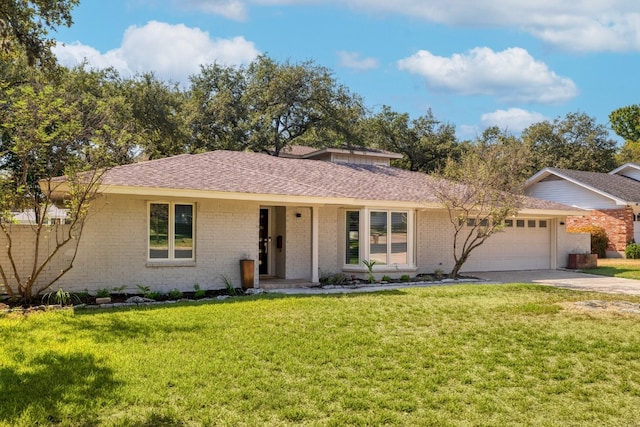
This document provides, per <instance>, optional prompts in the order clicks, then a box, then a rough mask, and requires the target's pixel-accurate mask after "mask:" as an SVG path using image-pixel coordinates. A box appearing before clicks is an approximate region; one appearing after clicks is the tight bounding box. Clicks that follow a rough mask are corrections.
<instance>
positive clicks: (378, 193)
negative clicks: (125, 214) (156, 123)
mask: <svg viewBox="0 0 640 427" xmlns="http://www.w3.org/2000/svg"><path fill="white" fill-rule="evenodd" d="M435 179H436V178H434V177H432V176H428V175H425V174H423V173H420V172H410V171H407V170H403V169H397V168H393V167H390V166H380V165H360V164H347V163H330V162H324V161H318V160H304V159H289V158H280V157H273V156H269V155H267V154H262V153H250V152H238V151H212V152H207V153H203V154H195V155H191V154H183V155H179V156H174V157H168V158H165V159H159V160H153V161H147V162H141V163H136V164H131V165H125V166H119V167H115V168H113V169H111V170H110V171H108V172H107V174H106V175H105V177H104V180H103V183H104V184H106V185H110V186H124V187H146V188H164V189H176V190H204V191H219V192H232V193H248V194H267V195H283V196H312V197H323V198H348V199H356V200H380V201H399V202H419V203H420V202H427V203H428V202H432V203H438V200H437V198H436V197H435V193H434V191H433V188H432V187H433V183H434V182H435V181H434V180H435ZM525 207H527V208H530V209H543V210H572V209H573V210H575V209H574V208H570V207H568V206H565V205H561V204H558V203H554V202H549V201H544V200H539V199H533V198H526V199H525Z"/></svg>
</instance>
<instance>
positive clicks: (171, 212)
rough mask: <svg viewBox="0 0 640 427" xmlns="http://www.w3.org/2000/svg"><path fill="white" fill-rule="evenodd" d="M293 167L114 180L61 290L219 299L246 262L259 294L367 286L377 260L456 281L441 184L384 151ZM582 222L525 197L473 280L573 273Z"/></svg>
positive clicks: (233, 166)
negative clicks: (571, 256) (574, 223)
mask: <svg viewBox="0 0 640 427" xmlns="http://www.w3.org/2000/svg"><path fill="white" fill-rule="evenodd" d="M285 154H286V153H285ZM288 156H289V158H286V157H273V156H269V155H267V154H259V153H248V152H234V151H213V152H208V153H203V154H197V155H188V154H185V155H179V156H175V157H169V158H164V159H159V160H153V161H147V162H141V163H137V164H131V165H126V166H119V167H116V168H113V169H111V170H110V171H109V172H108V173H107V174H106V175H105V177H104V181H103V189H102V192H103V193H102V195H101V197H100V199H99V200H98V201H97V202H95V204H94V205H93V207H92V212H93V214H92V217H91V218H89V220H88V222H87V224H86V226H85V229H84V233H83V235H82V239H81V241H80V251H79V253H78V256H77V258H76V259H75V262H74V268H73V269H72V270H71V271H69V273H67V274H66V275H65V276H64V277H63V279H62V280H61V281H60V282H59V283H57V284H56V286H61V287H63V288H65V289H88V290H90V291H92V290H95V289H98V288H111V287H118V286H122V285H125V286H127V287H128V288H131V289H134V290H135V289H136V285H138V284H139V285H146V286H151V287H152V288H157V289H164V290H169V289H173V288H179V289H181V290H190V289H191V290H192V289H193V286H194V284H196V283H197V284H199V285H200V286H201V287H203V288H220V287H224V286H223V281H222V279H221V278H222V277H223V276H224V277H227V278H228V279H230V280H231V281H232V282H234V283H236V284H237V283H239V280H240V267H239V260H241V259H243V258H251V259H254V260H255V261H256V262H255V283H254V284H255V285H256V286H260V282H261V280H263V279H265V278H268V277H271V278H273V277H275V278H281V279H297V280H300V281H306V282H318V280H319V277H320V275H321V274H328V273H339V272H341V273H344V274H345V275H347V276H351V275H355V276H358V277H362V278H366V277H367V274H366V273H367V269H366V268H365V266H364V264H363V262H362V261H364V260H376V265H375V266H374V271H375V274H376V277H378V278H379V277H381V276H382V275H389V276H391V277H394V278H397V277H400V276H401V275H405V274H407V275H410V276H414V275H416V274H419V273H433V272H434V271H436V270H442V271H444V272H446V271H448V270H449V269H451V268H452V266H453V259H452V255H451V252H452V239H453V232H452V226H451V224H450V222H449V218H448V215H447V212H446V210H445V209H444V208H443V206H442V205H441V203H440V202H439V201H438V200H437V198H436V197H435V195H434V193H433V190H432V188H431V186H430V183H432V182H433V181H432V180H433V179H434V178H432V177H429V176H427V175H425V174H423V173H418V172H410V171H406V170H401V169H396V168H393V167H390V166H388V164H389V161H390V159H393V158H397V155H396V154H393V153H385V152H381V151H369V150H365V151H357V150H356V151H350V150H341V149H324V150H315V152H305V153H302V154H296V153H295V152H293V150H292V151H290V152H289V153H288ZM301 156H304V157H305V158H300V157H301ZM291 157H293V158H291ZM314 158H333V161H321V160H313V159H314ZM341 159H346V161H348V163H346V162H345V163H341V162H340V160H341ZM60 191H61V192H62V193H63V192H64V188H60ZM62 193H61V194H62ZM579 212H580V211H579V210H578V209H575V208H570V207H568V206H565V205H561V204H558V203H553V202H549V201H544V200H538V199H533V198H526V200H525V204H524V206H523V208H522V209H521V211H520V213H519V214H518V215H517V216H516V217H514V218H513V219H512V220H510V221H509V226H508V227H507V228H506V229H505V231H504V232H500V233H497V234H496V235H494V236H491V237H490V238H489V239H488V240H487V242H486V243H485V244H484V245H482V246H481V247H479V248H478V249H476V250H475V251H474V252H473V253H472V255H471V258H470V259H469V260H468V262H467V263H466V264H465V266H464V271H481V270H484V271H491V270H516V269H555V268H558V267H564V266H566V260H567V254H568V253H569V252H571V251H573V250H575V249H576V248H578V249H579V250H581V251H584V250H588V248H589V239H588V235H585V234H582V235H574V234H569V233H566V231H565V225H564V221H565V218H566V216H567V215H576V214H578V213H579Z"/></svg>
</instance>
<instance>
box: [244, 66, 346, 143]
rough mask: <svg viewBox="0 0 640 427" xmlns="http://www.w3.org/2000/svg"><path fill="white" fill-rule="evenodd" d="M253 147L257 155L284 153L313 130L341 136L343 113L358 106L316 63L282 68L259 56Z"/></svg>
mask: <svg viewBox="0 0 640 427" xmlns="http://www.w3.org/2000/svg"><path fill="white" fill-rule="evenodd" d="M247 81H248V83H247V89H246V92H245V94H244V101H245V105H247V107H248V110H249V125H250V129H251V132H250V133H249V138H248V143H249V146H250V148H251V149H253V150H254V151H264V150H273V154H274V155H275V156H277V155H279V153H280V151H281V150H282V149H283V148H285V147H287V146H289V145H294V144H296V143H297V142H298V141H301V140H302V139H303V137H304V136H305V134H306V133H307V132H309V131H311V130H318V131H319V132H321V133H322V131H324V130H331V131H336V130H337V129H339V126H337V125H338V124H340V123H344V122H343V121H342V120H341V113H343V112H344V111H345V109H347V108H342V107H344V106H347V105H348V106H349V107H350V108H353V106H354V104H356V105H357V104H358V100H357V98H354V97H353V96H352V95H351V94H350V93H349V91H348V90H347V89H346V88H345V87H344V86H341V85H339V84H338V83H337V82H336V80H335V79H334V77H333V75H332V74H331V72H330V71H329V70H328V69H327V68H325V67H322V66H319V65H317V64H315V63H313V62H312V61H307V62H303V63H301V64H291V63H289V62H285V63H283V64H279V63H277V62H275V61H273V60H272V59H270V58H268V57H266V56H260V57H258V58H257V59H256V60H255V61H254V62H252V63H251V64H250V65H249V67H248V68H247Z"/></svg>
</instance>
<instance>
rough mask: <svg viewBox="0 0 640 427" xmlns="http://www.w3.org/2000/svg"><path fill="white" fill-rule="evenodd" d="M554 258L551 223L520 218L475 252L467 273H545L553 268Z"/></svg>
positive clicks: (512, 220) (491, 237) (466, 264)
mask: <svg viewBox="0 0 640 427" xmlns="http://www.w3.org/2000/svg"><path fill="white" fill-rule="evenodd" d="M551 258H552V253H551V221H550V220H548V219H538V218H517V219H510V220H507V221H506V227H505V228H504V229H503V231H500V232H498V233H496V234H494V235H493V236H490V237H489V238H488V239H487V241H486V242H484V243H483V244H482V246H480V247H478V248H477V249H475V250H474V251H472V252H471V256H470V257H469V260H468V261H467V262H466V263H465V265H464V267H463V270H464V271H505V270H543V269H549V268H552V265H551Z"/></svg>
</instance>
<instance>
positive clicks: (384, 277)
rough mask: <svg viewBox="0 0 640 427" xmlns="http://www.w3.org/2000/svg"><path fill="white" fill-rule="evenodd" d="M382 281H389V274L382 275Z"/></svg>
mask: <svg viewBox="0 0 640 427" xmlns="http://www.w3.org/2000/svg"><path fill="white" fill-rule="evenodd" d="M382 281H383V282H390V281H391V276H387V275H386V274H385V275H384V276H382Z"/></svg>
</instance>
